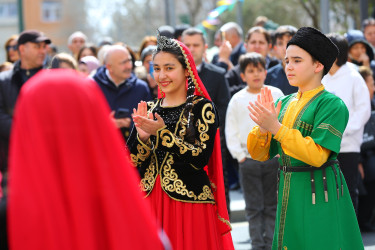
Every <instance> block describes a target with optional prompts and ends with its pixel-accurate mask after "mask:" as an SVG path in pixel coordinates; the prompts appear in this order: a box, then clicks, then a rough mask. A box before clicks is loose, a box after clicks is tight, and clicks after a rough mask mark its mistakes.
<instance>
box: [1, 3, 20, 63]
mask: <svg viewBox="0 0 375 250" xmlns="http://www.w3.org/2000/svg"><path fill="white" fill-rule="evenodd" d="M0 6H2V7H3V8H5V9H3V12H2V13H0V34H1V36H0V64H1V63H3V62H4V61H5V60H6V58H5V48H4V44H5V42H6V40H8V38H9V37H10V36H11V35H14V34H18V19H17V15H13V16H12V14H11V13H10V12H9V11H10V10H9V8H12V7H11V6H13V7H16V6H17V1H16V0H0ZM13 14H14V13H13Z"/></svg>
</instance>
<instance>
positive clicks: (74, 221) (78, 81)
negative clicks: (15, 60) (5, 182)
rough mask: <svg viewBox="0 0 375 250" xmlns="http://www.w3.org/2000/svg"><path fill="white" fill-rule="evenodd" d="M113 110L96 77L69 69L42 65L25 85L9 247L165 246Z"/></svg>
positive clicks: (14, 156) (15, 146)
mask: <svg viewBox="0 0 375 250" xmlns="http://www.w3.org/2000/svg"><path fill="white" fill-rule="evenodd" d="M109 113H110V109H109V106H108V104H107V102H106V100H105V98H104V95H103V93H102V92H101V90H100V88H99V87H98V86H97V84H96V83H95V82H94V81H92V80H90V79H88V78H85V77H84V76H81V74H79V73H77V72H73V71H71V70H65V69H54V70H49V71H44V72H41V73H38V74H37V75H36V76H35V77H33V78H32V79H30V80H29V81H28V82H27V83H26V84H25V85H24V86H23V87H22V89H21V93H20V97H19V101H18V102H17V105H16V111H15V116H14V123H13V127H12V134H11V148H10V158H9V164H10V165H9V171H10V173H9V193H8V195H9V196H8V212H9V214H8V218H9V224H8V231H9V248H10V249H14V250H17V249H31V250H34V249H35V250H36V249H52V250H53V249H61V250H62V249H75V250H81V249H82V250H86V249H94V250H95V249H97V250H99V249H113V250H114V249H119V250H120V249H163V245H162V242H161V240H160V239H159V236H158V230H157V225H156V223H155V222H154V220H153V217H152V214H151V210H150V206H149V204H147V202H145V200H143V198H142V194H141V192H140V191H139V188H138V185H137V184H138V180H139V177H138V174H137V172H136V171H135V170H134V167H133V166H132V164H131V162H130V159H129V153H128V152H127V151H126V150H125V148H124V146H123V142H122V137H121V135H120V133H119V131H118V130H116V128H115V126H114V124H113V123H112V121H111V120H110V119H109V118H108V117H109ZM93 121H94V122H93ZM140 232H142V233H140ZM145 235H147V240H144V237H145Z"/></svg>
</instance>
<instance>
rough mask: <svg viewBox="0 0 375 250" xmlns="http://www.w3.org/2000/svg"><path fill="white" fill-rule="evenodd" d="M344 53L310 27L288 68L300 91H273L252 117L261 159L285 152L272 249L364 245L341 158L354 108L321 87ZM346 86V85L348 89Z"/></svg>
mask: <svg viewBox="0 0 375 250" xmlns="http://www.w3.org/2000/svg"><path fill="white" fill-rule="evenodd" d="M337 55H338V49H337V47H336V46H335V45H334V44H333V43H332V41H331V40H330V39H329V38H327V37H326V36H325V35H323V34H322V33H321V32H320V31H318V30H316V29H314V28H310V27H303V28H301V29H299V30H298V32H297V33H296V35H295V36H293V38H292V39H291V40H290V41H289V43H288V45H287V51H286V57H285V63H286V66H285V71H286V74H287V77H288V80H289V83H290V84H291V85H292V86H297V87H298V92H297V93H295V94H291V95H288V96H285V97H281V98H279V99H278V100H277V101H276V103H277V104H276V107H275V105H274V101H273V99H272V95H271V93H270V90H269V89H267V88H265V89H263V90H262V92H261V95H260V96H258V100H257V101H256V102H255V103H250V106H249V110H250V117H251V118H252V119H253V120H254V121H255V122H256V123H257V124H258V125H259V126H256V127H255V128H254V129H253V130H252V131H251V132H250V134H249V136H248V142H247V145H248V150H249V152H250V154H251V156H252V157H253V159H256V160H259V161H265V160H267V159H269V158H272V157H274V156H275V155H277V154H279V155H280V158H279V162H280V165H281V167H280V172H279V189H278V206H277V212H276V225H275V232H274V238H273V245H272V249H283V250H284V249H288V250H299V249H304V250H309V249H311V250H313V249H314V250H316V249H321V250H325V249H327V250H332V249H341V250H352V249H356V250H357V249H363V243H362V239H361V234H360V232H359V228H358V223H357V220H356V216H355V212H354V209H353V205H352V202H351V199H350V195H349V192H348V188H347V186H346V183H345V180H344V177H343V175H342V173H341V171H340V168H339V164H338V161H337V155H338V153H339V152H340V142H341V138H342V134H343V132H344V130H345V127H346V124H347V122H348V117H349V113H348V110H347V108H346V106H345V104H344V102H343V101H342V100H341V99H340V98H338V97H336V96H335V95H333V94H331V93H329V92H327V91H326V90H324V86H323V85H322V84H321V79H322V77H323V75H325V74H327V72H328V71H329V69H330V68H331V66H332V64H333V62H334V61H335V60H336V58H337ZM343 87H344V86H343Z"/></svg>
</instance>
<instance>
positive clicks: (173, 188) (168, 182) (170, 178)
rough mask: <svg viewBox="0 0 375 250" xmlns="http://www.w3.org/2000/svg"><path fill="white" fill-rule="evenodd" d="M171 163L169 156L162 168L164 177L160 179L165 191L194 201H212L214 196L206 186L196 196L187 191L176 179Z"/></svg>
mask: <svg viewBox="0 0 375 250" xmlns="http://www.w3.org/2000/svg"><path fill="white" fill-rule="evenodd" d="M173 163H174V161H173V157H172V155H170V156H169V158H168V160H167V161H166V163H165V165H164V168H163V174H164V177H163V179H162V186H163V188H164V190H165V191H169V192H175V193H177V194H179V195H184V196H187V197H189V198H193V199H194V200H207V199H212V200H213V199H214V195H213V194H212V191H211V189H210V187H208V186H207V185H204V186H203V191H202V193H200V194H199V195H198V196H197V195H196V194H194V192H193V191H189V190H187V189H186V185H185V184H184V183H183V182H182V180H180V179H179V178H178V175H177V173H176V172H175V170H174V169H172V164H173Z"/></svg>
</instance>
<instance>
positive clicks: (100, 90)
mask: <svg viewBox="0 0 375 250" xmlns="http://www.w3.org/2000/svg"><path fill="white" fill-rule="evenodd" d="M156 33H157V34H156ZM67 45H68V49H69V51H65V52H59V49H58V48H56V46H54V45H53V41H51V39H50V38H48V34H43V33H42V32H40V31H37V30H26V31H23V32H22V33H20V34H18V35H14V36H11V37H10V38H9V39H8V40H7V41H6V43H5V50H6V61H5V62H4V63H3V64H1V65H0V72H1V73H0V182H1V188H0V249H8V247H9V248H10V249H124V248H125V249H127V248H129V249H163V248H164V249H233V242H232V238H231V233H230V231H231V226H230V219H229V218H230V206H229V204H230V196H229V190H230V189H237V188H240V189H241V190H242V193H243V196H244V200H245V204H246V208H245V210H246V219H247V220H248V222H249V235H250V238H251V247H252V249H256V250H258V249H259V250H265V249H271V248H272V249H302V248H303V249H333V248H340V249H363V243H362V240H361V235H360V230H361V231H363V232H369V231H375V220H374V218H375V99H374V90H375V86H374V73H375V72H374V71H375V60H374V52H375V49H374V48H375V19H372V18H369V19H367V20H365V21H364V22H363V29H362V30H349V31H348V32H346V33H345V34H344V35H341V34H338V33H330V34H326V35H324V34H322V33H321V32H320V31H318V30H316V29H314V28H308V27H303V28H300V29H298V28H296V27H294V26H292V25H282V26H279V27H274V29H273V30H269V29H267V25H265V23H264V22H263V23H260V24H257V25H254V26H253V27H250V28H249V29H248V31H247V32H246V33H245V34H244V32H243V30H242V28H241V27H240V26H239V25H238V24H237V23H235V22H229V23H226V24H224V25H222V26H221V27H220V28H219V29H218V31H217V32H216V34H215V46H214V47H212V48H208V44H207V38H206V36H205V33H204V32H203V31H202V30H200V29H198V28H194V27H189V26H186V25H184V26H180V27H177V28H176V29H174V28H172V27H170V26H162V27H159V29H158V31H157V32H155V36H146V37H144V39H143V40H142V41H141V42H140V46H139V49H137V50H133V49H132V48H131V47H130V46H129V45H127V44H124V43H122V42H120V41H118V42H114V41H112V39H110V38H106V39H103V42H101V43H100V44H99V45H98V46H94V45H93V44H91V43H90V42H89V41H88V38H87V36H86V35H85V34H84V33H82V32H80V31H77V32H73V33H72V35H71V36H70V37H69V38H68V39H67ZM134 167H135V168H134ZM46 190H48V192H47V191H46ZM142 197H145V199H143V198H142ZM358 225H359V226H358ZM137 232H138V233H137ZM139 232H143V233H144V235H145V237H147V240H144V238H141V235H140V234H139ZM317 237H318V238H319V240H318V241H317V240H316V238H317ZM20 239H22V240H20ZM8 243H9V246H8Z"/></svg>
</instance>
